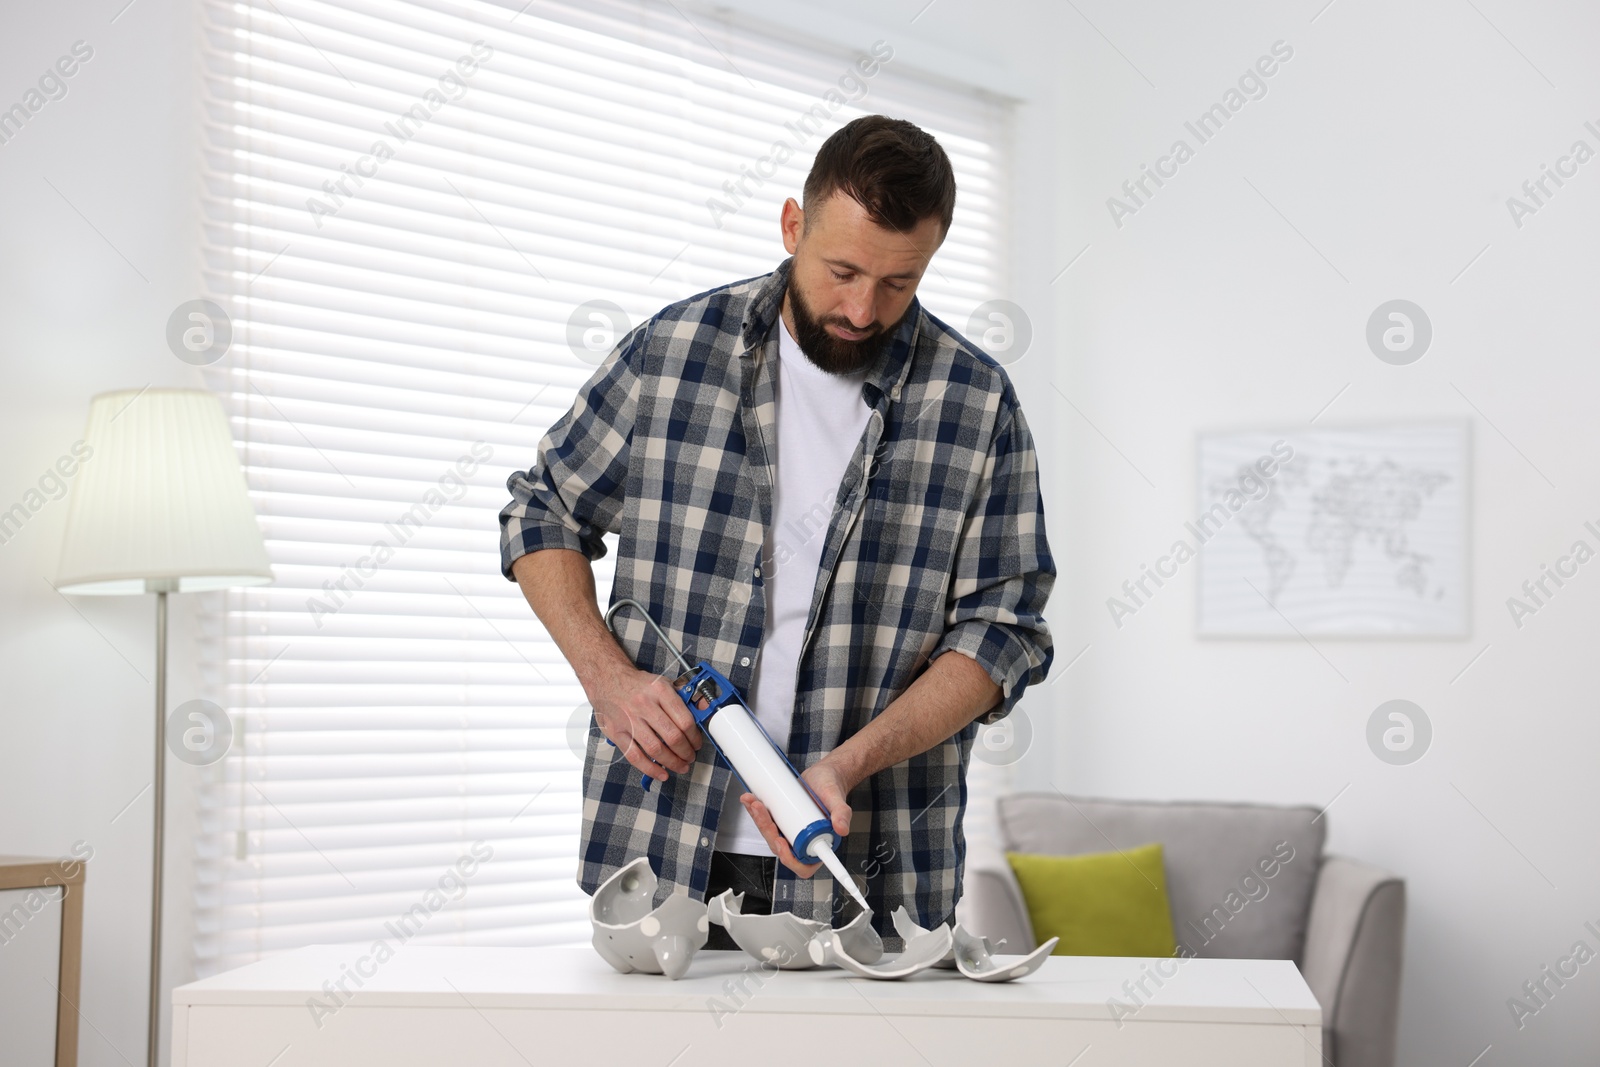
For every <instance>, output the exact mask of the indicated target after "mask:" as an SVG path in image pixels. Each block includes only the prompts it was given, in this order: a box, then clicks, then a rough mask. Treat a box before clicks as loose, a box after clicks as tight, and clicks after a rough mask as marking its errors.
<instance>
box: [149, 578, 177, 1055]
mask: <svg viewBox="0 0 1600 1067" xmlns="http://www.w3.org/2000/svg"><path fill="white" fill-rule="evenodd" d="M150 584H151V585H153V586H156V589H155V594H156V756H155V764H156V768H155V775H156V778H155V787H156V790H155V798H156V814H155V833H154V839H155V856H154V859H153V860H152V861H151V866H150V1034H149V1044H148V1048H147V1059H146V1064H147V1067H157V1063H156V1057H157V1055H158V1054H159V1050H160V1048H161V866H162V844H163V841H162V837H163V831H164V830H165V829H166V821H167V758H166V757H167V586H168V585H169V584H171V583H168V582H160V583H157V582H155V581H152V582H150Z"/></svg>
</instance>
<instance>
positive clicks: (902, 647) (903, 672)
mask: <svg viewBox="0 0 1600 1067" xmlns="http://www.w3.org/2000/svg"><path fill="white" fill-rule="evenodd" d="M791 263H792V260H785V261H784V262H783V263H782V264H780V265H779V267H778V268H777V270H775V271H774V272H773V273H771V274H768V275H765V276H763V277H759V278H751V279H748V280H746V281H741V282H735V283H734V284H732V285H727V286H723V287H721V288H718V289H713V290H710V291H709V292H705V293H701V294H700V295H698V296H694V297H690V298H689V299H687V300H683V301H680V302H679V303H676V304H672V305H670V306H669V307H666V308H664V309H663V310H662V311H661V312H660V313H659V314H657V315H656V316H655V317H653V318H651V319H650V320H648V321H646V322H645V323H643V324H642V325H640V326H639V327H638V328H636V329H634V330H633V331H631V332H630V333H629V334H628V335H627V336H625V337H624V338H622V340H621V342H620V343H619V344H618V345H617V348H616V350H615V351H613V352H612V353H611V354H610V356H609V357H607V359H606V360H605V362H604V363H602V364H601V366H600V367H599V369H598V370H596V372H595V373H594V375H593V376H592V377H591V378H590V379H589V381H588V382H587V383H585V385H584V386H583V388H582V389H581V390H580V391H579V393H578V396H577V399H576V400H575V401H574V403H573V405H572V408H571V410H569V411H568V412H567V413H566V414H565V415H563V416H562V417H561V418H560V419H558V420H557V421H556V423H555V425H554V426H552V427H551V428H550V431H549V432H548V433H547V434H546V435H545V437H544V439H543V440H542V441H541V442H540V443H539V449H538V453H537V455H536V456H535V459H534V464H533V467H532V469H530V470H528V471H526V472H518V473H516V474H514V475H512V477H511V478H510V480H509V481H508V483H507V488H509V489H510V491H511V502H510V503H509V504H507V505H506V507H505V508H504V509H503V510H502V511H501V513H500V525H501V563H502V569H503V571H504V573H505V575H506V577H507V578H510V577H511V565H512V563H513V561H515V560H516V559H517V558H518V557H520V556H522V555H524V554H526V553H528V552H534V551H537V550H538V549H542V548H569V549H574V550H577V551H580V552H582V553H584V554H585V555H586V556H587V557H588V558H589V559H591V560H594V559H598V558H600V557H601V556H602V555H603V554H604V553H605V551H606V549H605V545H604V543H603V542H602V541H601V535H602V534H603V533H605V532H611V533H616V534H618V535H619V543H618V553H617V562H616V578H615V581H614V584H613V586H612V591H611V595H612V599H613V603H614V602H615V601H616V600H618V599H622V598H632V599H634V600H637V601H639V602H640V603H642V604H645V605H648V606H649V608H650V612H651V614H652V615H653V616H654V617H655V618H656V620H657V621H658V622H659V623H660V624H661V626H662V628H663V629H664V630H666V632H667V634H668V635H669V636H670V637H671V638H672V639H673V641H675V642H676V643H677V644H678V645H679V647H680V648H682V649H683V652H684V655H685V657H686V658H688V660H689V661H690V662H691V663H694V662H698V661H700V660H705V661H707V662H709V663H710V664H711V665H712V666H714V667H716V668H717V669H718V670H720V671H722V672H723V673H724V674H726V675H727V677H728V679H729V680H730V681H732V682H733V684H734V685H735V686H737V687H738V688H739V689H740V691H741V692H743V691H746V690H747V689H748V688H749V686H750V684H751V681H752V678H753V675H754V664H755V658H756V656H757V654H758V651H759V650H760V648H761V641H762V633H763V629H764V625H765V619H766V603H765V596H764V593H763V589H762V578H761V574H760V570H759V568H760V565H761V563H762V553H763V545H764V543H765V541H766V533H767V530H768V527H769V526H770V522H771V516H772V486H773V479H774V476H775V473H776V457H775V456H774V454H773V452H772V448H773V447H774V443H775V442H776V440H777V434H776V423H775V421H774V420H775V407H774V403H773V366H774V362H775V359H776V356H777V346H778V334H779V331H777V330H775V329H774V328H773V327H774V325H775V323H776V322H777V318H778V313H779V308H780V307H781V304H782V299H783V294H784V290H785V286H786V284H787V282H788V277H789V267H790V264H791ZM861 396H862V400H863V402H865V404H866V405H867V407H869V408H871V409H872V413H871V415H870V416H869V419H868V423H867V429H866V432H865V433H864V434H863V436H862V439H861V442H860V444H859V446H858V447H857V449H856V452H855V457H854V458H853V459H852V460H851V462H850V465H849V467H848V468H847V470H846V472H845V475H844V478H843V480H842V481H841V483H840V485H839V492H838V495H837V497H836V498H835V501H834V507H833V512H832V516H831V521H830V524H829V526H828V529H827V541H826V543H825V544H824V547H823V549H822V562H821V566H820V567H819V569H818V572H817V579H816V587H815V590H814V592H813V593H812V602H811V612H810V616H809V619H808V623H807V628H806V639H805V643H804V644H803V646H802V650H801V656H800V666H799V679H798V685H797V687H796V694H795V707H794V723H793V728H792V729H791V730H790V733H789V744H788V755H789V759H790V761H791V762H792V763H794V765H795V766H796V767H801V768H804V767H807V766H810V765H811V764H813V763H815V762H816V761H817V760H818V759H820V758H821V757H822V756H823V755H825V754H826V753H827V752H829V751H830V750H832V749H833V748H835V747H837V746H838V745H839V744H840V743H841V742H842V741H844V740H845V739H846V738H848V737H850V736H851V735H852V734H854V733H855V732H856V731H857V730H860V729H861V728H862V727H863V726H865V725H866V724H867V723H868V722H869V721H871V720H872V718H873V717H874V716H876V715H878V714H879V713H880V712H882V711H883V710H884V708H885V707H887V706H888V704H889V703H890V701H892V700H894V699H895V698H896V697H897V696H899V695H900V694H901V693H902V692H904V691H905V689H906V688H907V687H908V686H909V685H910V684H911V683H912V682H913V681H914V680H915V679H916V678H917V676H918V675H919V674H920V673H921V672H922V671H923V670H924V669H925V668H926V667H927V665H928V663H929V662H930V661H931V660H932V659H934V658H935V657H937V656H939V655H940V654H941V653H944V652H951V651H954V652H959V653H962V654H964V655H967V656H970V657H972V659H974V660H975V661H976V662H977V663H979V664H980V665H981V666H982V667H983V668H984V669H985V670H986V671H987V672H988V674H989V676H990V677H991V678H992V679H994V681H995V683H996V684H997V685H998V686H999V687H1000V689H1001V691H1002V693H1003V697H1002V699H1001V701H1000V703H998V704H997V705H996V706H995V707H994V708H993V709H992V710H990V711H989V712H988V713H986V714H985V715H983V716H980V718H979V719H978V720H977V721H975V722H974V723H973V724H971V725H969V726H967V727H965V728H963V729H962V730H960V731H959V732H958V733H956V734H955V735H954V736H952V737H950V738H949V739H947V740H945V741H943V742H941V743H939V744H937V745H935V746H934V747H933V748H931V749H929V750H928V751H927V752H924V753H922V754H921V755H918V756H913V757H912V758H910V759H908V760H906V761H905V762H903V763H899V764H897V765H895V766H893V767H890V768H888V769H887V770H884V771H880V772H879V773H878V774H875V775H873V776H871V777H870V778H868V779H867V780H866V781H864V782H862V783H861V784H860V785H859V786H857V787H856V789H855V790H854V791H853V792H852V793H851V794H850V797H849V801H850V806H851V808H852V810H853V812H854V819H853V822H852V826H851V832H850V834H849V836H848V837H847V838H846V839H845V842H844V846H843V848H842V849H841V850H840V853H839V855H840V858H841V859H842V860H843V861H844V862H845V864H846V866H847V867H848V868H849V869H850V870H851V871H852V872H860V873H861V874H862V875H863V876H865V884H866V896H867V900H868V902H869V903H870V904H871V906H872V908H873V910H874V912H875V915H876V920H875V922H876V925H877V926H878V928H879V931H880V933H882V934H884V936H885V939H886V943H887V944H888V945H889V947H890V948H897V947H899V941H898V939H897V938H896V937H895V936H894V930H893V927H892V926H891V925H890V924H889V919H890V916H891V914H892V913H893V911H894V909H895V908H896V907H898V906H899V905H902V904H903V905H905V906H906V907H907V909H908V910H909V911H910V913H911V917H912V918H913V919H915V920H916V921H917V922H918V923H920V924H921V925H923V926H932V925H933V924H935V923H939V922H944V921H946V920H947V919H948V917H949V916H950V915H951V914H952V913H953V912H954V910H955V905H956V901H957V900H959V899H960V897H961V885H962V864H963V861H964V858H965V855H966V841H965V838H964V837H963V834H962V820H963V815H964V813H965V810H966V803H967V786H966V769H967V764H968V762H969V758H970V755H971V751H972V741H973V738H974V736H975V735H976V733H977V729H978V725H979V724H980V723H991V722H994V721H996V720H998V719H1000V718H1001V717H1002V716H1004V715H1006V714H1008V713H1009V712H1010V711H1011V709H1012V707H1013V706H1014V705H1015V704H1016V702H1017V699H1018V698H1019V697H1020V696H1021V695H1022V692H1023V690H1024V689H1025V688H1026V687H1027V686H1029V685H1033V684H1037V683H1038V682H1040V681H1042V680H1043V679H1044V677H1045V674H1046V672H1047V671H1048V670H1049V667H1050V661H1051V658H1052V652H1051V639H1050V632H1049V629H1048V627H1047V626H1046V624H1045V620H1044V615H1043V612H1044V606H1045V601H1046V599H1047V598H1048V596H1049V594H1050V589H1051V587H1052V585H1053V584H1054V582H1055V573H1056V572H1055V562H1054V560H1053V559H1052V558H1051V556H1050V548H1049V545H1048V543H1047V542H1046V539H1045V529H1044V508H1043V505H1042V503H1041V500H1040V496H1039V484H1038V470H1037V465H1036V460H1035V456H1034V449H1033V439H1032V436H1031V435H1030V434H1029V432H1028V427H1027V423H1026V422H1025V421H1024V420H1023V417H1022V409H1021V407H1020V406H1019V404H1018V402H1017V396H1016V394H1015V392H1014V391H1013V390H1012V387H1011V382H1010V380H1009V379H1008V378H1007V377H1006V375H1005V372H1004V371H1002V370H1001V369H1000V368H999V367H998V366H997V365H996V364H995V362H994V360H992V359H991V358H989V356H988V355H987V354H985V353H983V352H982V351H980V350H979V349H977V348H976V347H975V346H973V345H972V344H971V343H970V342H968V341H966V340H965V339H964V338H963V337H961V335H959V334H958V333H956V332H955V331H954V330H952V329H951V328H950V327H948V326H946V325H945V324H944V323H942V322H940V321H939V320H938V319H936V318H934V317H933V316H932V315H929V314H928V313H927V312H926V311H924V310H923V308H922V306H921V304H920V303H913V305H912V307H911V310H910V312H909V313H908V314H907V315H906V317H905V319H904V320H903V321H902V322H901V324H900V327H899V329H898V331H897V332H896V334H895V336H894V339H893V341H892V342H891V343H890V344H889V345H888V347H887V348H886V349H885V350H884V352H883V354H882V355H881V356H880V357H879V358H878V359H877V360H876V362H875V363H874V364H873V365H872V366H871V367H870V368H869V369H868V371H867V374H866V381H865V383H864V384H863V386H862V390H861ZM617 622H618V628H619V631H620V632H621V635H622V643H623V646H624V648H625V649H627V651H628V652H629V653H630V654H631V655H632V656H633V658H634V661H635V662H636V663H637V664H638V665H639V667H640V668H641V669H642V670H649V671H654V672H657V673H660V674H664V675H666V676H667V677H669V678H671V677H675V676H676V675H677V673H678V670H679V669H678V668H677V667H676V664H675V661H674V660H673V659H672V656H671V653H670V652H668V651H667V650H666V649H665V648H664V647H662V646H661V644H660V642H659V641H658V640H657V639H656V638H655V635H654V633H653V632H652V631H651V630H650V629H649V627H648V626H647V625H646V624H645V622H644V621H643V620H642V619H641V618H640V617H639V616H638V613H637V612H628V611H624V612H620V613H619V614H618V616H617ZM640 778H641V776H640V774H639V772H638V771H637V770H635V769H634V768H633V767H632V766H631V765H630V764H629V763H628V762H627V760H626V759H623V758H622V757H621V756H620V755H619V754H618V753H617V750H616V749H614V748H612V747H611V746H608V745H606V744H605V740H604V738H603V736H602V735H601V733H600V731H599V728H598V727H597V726H595V725H594V723H593V721H592V720H591V723H590V730H589V744H588V751H587V755H586V757H585V760H584V805H583V837H582V842H581V855H580V869H579V874H578V882H579V884H580V885H581V886H582V887H583V888H584V890H585V891H586V892H589V893H593V892H594V891H595V889H596V888H597V887H598V886H599V885H600V883H601V882H603V881H604V880H605V879H606V878H607V877H609V876H610V875H611V874H612V873H614V872H615V871H616V870H617V868H618V867H620V866H622V865H623V864H625V863H627V862H628V861H630V860H632V859H634V858H636V857H638V856H640V855H641V854H647V855H648V856H649V857H650V863H651V866H652V867H653V868H654V869H655V870H656V873H657V875H658V876H659V878H660V880H661V883H662V889H661V892H662V893H666V892H669V891H671V890H672V889H674V888H677V889H679V890H680V891H682V890H687V892H689V893H690V894H692V895H693V896H695V897H696V898H703V897H704V895H705V892H706V881H707V875H708V873H709V871H710V867H711V853H712V847H713V843H714V842H715V840H716V835H717V820H718V817H719V815H720V814H721V811H722V802H723V794H724V792H725V790H727V789H728V788H729V784H730V782H733V777H732V774H731V772H730V771H729V770H728V767H727V765H726V763H724V762H723V761H722V760H720V759H719V758H717V756H716V749H715V747H714V746H712V745H710V744H706V745H702V746H701V749H700V752H699V758H698V761H697V762H696V763H695V765H694V766H693V768H692V769H691V770H690V772H689V773H687V774H672V775H671V776H670V777H669V779H668V780H667V781H666V782H664V783H657V784H655V785H653V786H652V787H651V789H650V791H649V792H648V793H646V792H645V791H644V790H643V789H642V787H641V784H640ZM846 896H847V895H846V894H845V893H844V892H843V891H839V892H837V893H836V892H835V887H834V884H833V881H832V879H831V877H830V876H829V875H828V872H827V870H826V869H825V868H824V869H822V870H820V871H818V872H817V874H816V875H815V876H814V877H812V878H810V879H804V878H799V877H797V876H796V875H794V874H793V873H792V872H791V871H789V870H787V869H786V868H784V867H782V865H779V868H778V875H777V884H776V885H775V886H774V887H773V909H774V910H775V911H792V912H794V913H796V914H798V915H801V916H804V917H807V918H817V919H823V920H827V919H829V918H830V915H831V914H832V913H833V910H834V908H835V906H836V902H835V898H836V897H837V898H838V902H839V903H842V902H843V900H844V899H846Z"/></svg>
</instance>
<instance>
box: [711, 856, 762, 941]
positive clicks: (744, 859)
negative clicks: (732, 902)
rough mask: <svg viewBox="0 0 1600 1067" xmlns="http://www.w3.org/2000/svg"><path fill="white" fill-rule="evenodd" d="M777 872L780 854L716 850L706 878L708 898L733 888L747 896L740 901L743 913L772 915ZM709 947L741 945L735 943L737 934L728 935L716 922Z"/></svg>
mask: <svg viewBox="0 0 1600 1067" xmlns="http://www.w3.org/2000/svg"><path fill="white" fill-rule="evenodd" d="M777 873H778V859H777V857H776V856H747V855H745V854H743V853H741V852H713V853H712V854H711V874H710V876H709V877H708V878H707V880H706V900H708V901H710V900H711V899H713V898H715V897H717V896H719V895H720V894H721V893H722V891H723V890H725V889H731V890H733V891H734V892H735V893H743V894H744V899H743V900H742V901H740V905H739V913H740V914H741V915H771V914H772V883H773V880H774V879H775V878H776V877H777ZM706 948H708V949H721V950H724V951H735V952H736V951H738V949H739V946H738V945H736V944H734V943H733V938H731V937H729V936H728V931H727V930H726V929H725V928H723V927H722V926H720V925H718V924H717V923H712V924H711V931H710V933H709V934H708V935H707V936H706Z"/></svg>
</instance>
